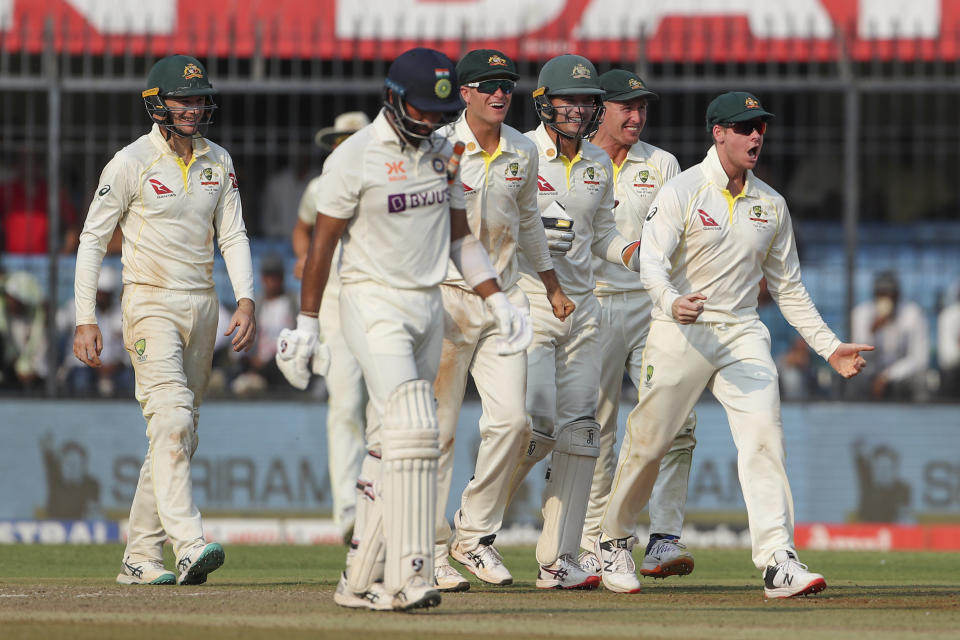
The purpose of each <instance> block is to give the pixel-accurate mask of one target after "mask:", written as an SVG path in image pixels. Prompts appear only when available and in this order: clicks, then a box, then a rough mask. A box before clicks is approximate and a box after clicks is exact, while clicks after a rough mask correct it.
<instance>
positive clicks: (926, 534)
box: [794, 524, 960, 551]
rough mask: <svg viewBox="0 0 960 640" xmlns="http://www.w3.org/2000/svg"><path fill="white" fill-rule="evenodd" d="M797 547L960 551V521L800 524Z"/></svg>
mask: <svg viewBox="0 0 960 640" xmlns="http://www.w3.org/2000/svg"><path fill="white" fill-rule="evenodd" d="M794 541H795V542H796V545H797V548H798V549H817V550H824V551H960V524H930V525H898V524H798V525H796V527H795V531H794Z"/></svg>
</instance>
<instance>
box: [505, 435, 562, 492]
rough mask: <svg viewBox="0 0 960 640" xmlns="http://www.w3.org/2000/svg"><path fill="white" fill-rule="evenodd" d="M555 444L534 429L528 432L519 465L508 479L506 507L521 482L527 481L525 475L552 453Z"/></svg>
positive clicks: (549, 437)
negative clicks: (528, 436)
mask: <svg viewBox="0 0 960 640" xmlns="http://www.w3.org/2000/svg"><path fill="white" fill-rule="evenodd" d="M551 426H552V425H551ZM556 443H557V441H556V439H554V438H553V437H551V436H548V435H545V434H543V433H540V432H538V431H537V430H536V429H534V430H533V431H531V432H530V441H529V442H527V443H526V444H524V447H525V448H524V450H523V454H522V455H521V457H520V463H519V464H518V465H517V468H516V469H515V470H514V472H513V476H512V477H511V478H510V491H509V492H508V493H507V504H508V505H509V504H510V502H511V501H512V500H513V495H514V494H515V493H516V492H517V489H519V488H520V486H521V485H522V484H523V481H524V480H526V479H527V474H529V473H530V470H531V469H533V467H534V466H536V464H537V463H538V462H540V461H541V460H543V459H544V458H546V457H547V455H548V454H549V453H550V452H551V451H553V446H554V445H555V444H556Z"/></svg>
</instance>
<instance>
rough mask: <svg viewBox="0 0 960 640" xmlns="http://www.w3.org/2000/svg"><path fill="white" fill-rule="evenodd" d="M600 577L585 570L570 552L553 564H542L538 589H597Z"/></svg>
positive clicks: (538, 577) (538, 575)
mask: <svg viewBox="0 0 960 640" xmlns="http://www.w3.org/2000/svg"><path fill="white" fill-rule="evenodd" d="M599 585H600V577H599V576H597V575H594V574H591V573H587V572H586V571H584V570H583V569H582V568H581V567H580V565H579V564H577V561H576V560H574V559H573V556H571V555H570V554H569V553H565V554H563V555H562V556H560V557H559V558H557V561H556V562H554V563H553V564H551V565H543V564H542V565H540V572H539V573H537V588H538V589H596V588H597V587H598V586H599Z"/></svg>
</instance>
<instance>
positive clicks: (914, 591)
mask: <svg viewBox="0 0 960 640" xmlns="http://www.w3.org/2000/svg"><path fill="white" fill-rule="evenodd" d="M503 551H504V556H505V560H506V562H507V566H508V567H510V568H511V569H512V571H513V573H514V577H515V579H516V582H515V584H514V585H512V586H509V587H487V586H484V585H481V584H480V583H479V582H477V581H476V580H473V579H472V577H471V585H472V586H471V589H470V591H468V592H466V593H461V594H444V596H443V602H442V604H441V605H440V607H438V608H436V609H430V610H427V611H419V612H415V613H411V614H402V613H389V612H388V613H379V612H370V611H353V610H347V609H343V608H340V607H338V606H336V605H335V604H334V603H333V599H332V596H333V590H334V586H335V584H336V579H337V576H338V573H339V571H340V568H341V565H342V562H343V556H344V551H343V549H342V548H338V547H294V546H289V547H286V546H277V547H243V546H233V547H228V548H227V562H226V564H225V565H224V567H223V568H222V569H220V570H219V571H217V572H216V573H213V574H211V576H210V579H209V581H208V583H207V584H206V585H203V586H199V587H175V586H167V587H130V586H121V585H118V584H116V583H115V582H114V576H115V572H116V571H117V569H118V566H119V563H120V556H121V553H122V549H121V548H120V547H119V546H114V545H105V546H30V545H10V546H8V545H3V546H0V638H2V639H3V640H15V639H16V640H19V639H30V640H33V639H40V638H44V639H46V638H77V639H80V640H85V639H88V638H89V639H93V638H96V639H98V640H101V639H104V638H136V639H149V638H164V639H167V638H177V639H178V640H179V639H184V638H203V639H204V640H221V639H223V640H246V639H248V638H271V639H272V640H280V639H284V640H285V639H287V638H292V639H300V638H345V639H349V640H361V639H364V638H376V639H377V640H386V639H388V638H390V639H392V638H401V639H413V638H455V639H456V640H467V639H470V638H497V639H502V638H564V637H575V638H587V637H589V638H598V639H602V640H607V639H613V638H710V639H713V638H748V639H749V638H757V639H760V638H762V639H764V640H767V639H769V638H771V637H773V638H789V639H790V640H794V639H800V638H817V639H818V640H820V639H824V638H863V639H869V640H882V639H888V638H889V639H894V638H897V639H899V638H938V639H939V638H960V554H934V553H881V552H807V553H804V554H803V556H802V559H803V560H804V561H805V562H808V563H809V564H810V566H811V568H812V569H813V570H816V571H820V572H822V573H824V574H825V575H826V577H827V582H828V584H829V588H828V589H827V590H826V591H825V592H823V593H822V594H819V595H817V596H814V597H809V598H798V599H793V600H778V601H769V602H767V601H764V599H763V589H762V584H761V581H760V578H759V572H758V571H756V570H755V569H754V568H753V566H752V564H751V562H750V554H749V552H747V551H745V550H711V549H693V550H692V551H693V552H694V554H695V556H696V562H697V565H696V570H695V571H694V572H693V574H692V575H690V576H687V577H683V578H670V579H668V580H661V581H657V582H656V583H654V582H653V581H652V580H647V581H645V583H644V591H643V592H642V593H640V594H637V595H633V596H625V595H619V594H613V593H610V592H607V591H604V590H603V589H600V590H597V591H587V592H558V591H542V590H538V589H536V588H535V587H534V585H533V581H534V579H535V570H536V565H535V560H534V559H533V550H532V549H530V548H504V549H503ZM168 553H169V551H168ZM167 564H168V566H172V558H169V557H168V563H167ZM464 573H465V574H466V572H464Z"/></svg>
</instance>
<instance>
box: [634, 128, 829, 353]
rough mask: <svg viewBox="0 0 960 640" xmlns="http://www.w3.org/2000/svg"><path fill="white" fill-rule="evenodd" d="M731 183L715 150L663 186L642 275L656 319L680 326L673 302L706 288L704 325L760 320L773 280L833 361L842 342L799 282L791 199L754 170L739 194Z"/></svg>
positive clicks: (791, 312)
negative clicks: (762, 287)
mask: <svg viewBox="0 0 960 640" xmlns="http://www.w3.org/2000/svg"><path fill="white" fill-rule="evenodd" d="M727 182H728V178H727V174H726V172H724V170H723V166H722V165H721V164H720V157H719V156H718V155H717V150H716V147H711V148H710V151H708V152H707V156H706V158H704V160H703V162H701V163H700V164H698V165H695V166H693V167H691V168H689V169H687V170H686V171H684V172H683V173H681V174H680V175H679V176H677V177H676V178H674V179H673V180H671V181H670V182H668V183H667V184H666V185H664V186H663V187H662V188H661V189H660V193H659V194H658V195H657V197H656V199H655V200H654V202H653V205H652V206H651V209H650V213H649V214H648V215H647V219H646V221H645V223H644V227H643V242H642V243H641V244H640V263H641V266H640V277H641V279H642V280H643V284H644V285H645V286H646V287H647V289H648V291H649V292H650V296H651V297H652V298H653V301H654V309H653V317H654V319H658V320H668V321H671V322H672V321H674V320H673V314H672V311H671V308H672V305H673V302H674V301H675V300H676V299H677V298H678V297H680V295H681V294H683V295H686V294H690V293H694V292H697V291H700V292H702V293H703V294H704V295H705V296H706V297H707V299H706V301H705V302H704V311H703V313H702V314H701V315H700V317H699V318H698V320H697V322H724V323H738V322H747V321H750V320H755V319H757V317H758V316H757V295H758V293H759V283H760V278H762V277H764V276H766V278H767V286H768V288H769V290H770V294H771V296H772V297H773V299H774V300H775V301H776V302H777V304H778V305H779V307H780V311H781V312H782V313H783V317H784V318H786V319H787V321H788V322H789V323H790V324H791V325H793V326H794V328H796V330H797V331H798V332H799V333H800V335H801V336H803V339H804V340H806V341H807V343H808V344H809V345H810V346H811V347H813V349H814V350H815V351H816V352H817V353H819V354H820V355H821V356H822V357H823V358H827V357H829V356H830V355H831V354H832V353H833V352H834V350H835V349H836V348H837V346H838V345H839V344H840V340H839V339H837V336H836V335H834V333H833V332H832V331H831V330H830V328H829V327H827V325H826V323H825V322H824V321H823V319H822V318H821V317H820V313H819V312H818V311H817V309H816V307H815V306H814V304H813V301H812V300H811V299H810V296H809V294H808V293H807V290H806V288H805V287H804V286H803V283H802V282H801V281H800V261H799V260H798V259H797V247H796V243H795V242H794V238H793V225H792V223H791V219H790V212H789V210H788V209H787V203H786V201H785V200H784V199H783V196H781V195H780V194H779V193H777V192H776V191H774V190H773V189H772V188H771V187H769V186H768V185H767V184H765V183H764V182H762V181H761V180H760V179H758V178H757V177H756V176H754V175H753V172H752V171H747V180H746V183H745V185H744V187H743V191H741V192H740V194H738V195H737V196H732V195H731V194H730V192H729V191H727Z"/></svg>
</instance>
